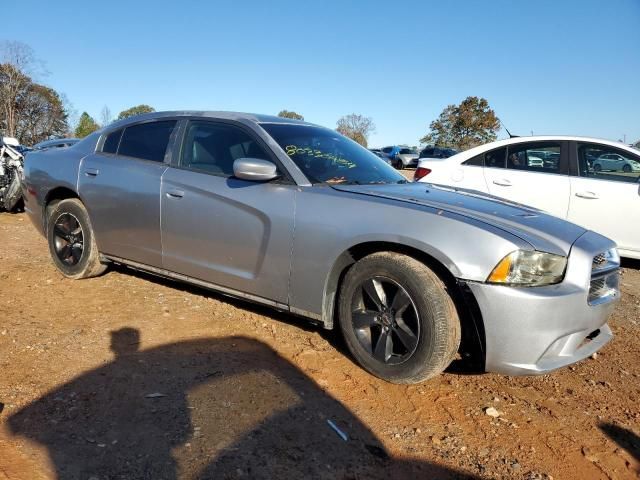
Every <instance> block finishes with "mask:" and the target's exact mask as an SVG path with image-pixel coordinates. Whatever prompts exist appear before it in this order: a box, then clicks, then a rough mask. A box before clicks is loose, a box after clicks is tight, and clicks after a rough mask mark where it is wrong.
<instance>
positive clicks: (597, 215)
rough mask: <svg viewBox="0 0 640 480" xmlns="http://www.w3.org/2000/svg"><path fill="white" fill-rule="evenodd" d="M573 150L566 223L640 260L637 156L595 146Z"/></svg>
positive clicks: (639, 170) (639, 163)
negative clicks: (575, 171)
mask: <svg viewBox="0 0 640 480" xmlns="http://www.w3.org/2000/svg"><path fill="white" fill-rule="evenodd" d="M576 147H577V157H578V175H577V176H572V177H571V204H570V206H569V220H570V221H572V222H574V223H577V224H578V225H582V226H583V227H585V228H588V229H590V230H593V231H595V232H598V233H601V234H602V235H605V236H607V237H609V238H611V239H612V240H614V241H615V242H616V243H617V244H618V247H619V248H620V250H621V253H622V254H623V255H627V256H633V257H635V258H638V257H640V183H639V181H640V155H635V154H633V153H631V152H628V151H627V150H623V149H618V148H614V147H610V146H607V145H601V144H596V143H578V144H576ZM619 157H622V158H623V159H624V161H620V160H619ZM612 158H613V159H614V160H615V161H613V160H612Z"/></svg>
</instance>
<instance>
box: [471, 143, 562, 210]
mask: <svg viewBox="0 0 640 480" xmlns="http://www.w3.org/2000/svg"><path fill="white" fill-rule="evenodd" d="M567 153H568V145H567V142H564V141H545V142H539V141H538V142H521V143H516V144H513V145H508V146H507V147H501V148H498V149H495V150H492V151H489V152H487V153H486V154H485V159H484V165H485V166H484V177H485V181H486V183H487V188H488V190H489V193H491V194H492V195H495V196H497V197H502V198H506V199H507V200H511V201H513V202H518V203H522V204H524V205H529V206H532V207H535V208H539V209H540V210H544V211H545V212H548V213H550V214H552V215H555V216H557V217H561V218H566V216H567V211H568V209H569V189H570V186H569V168H568V165H569V162H568V155H567Z"/></svg>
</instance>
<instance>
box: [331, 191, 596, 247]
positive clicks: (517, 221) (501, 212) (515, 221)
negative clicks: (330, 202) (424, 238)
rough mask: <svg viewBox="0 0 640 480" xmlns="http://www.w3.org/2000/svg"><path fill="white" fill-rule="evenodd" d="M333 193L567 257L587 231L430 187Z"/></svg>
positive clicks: (495, 201)
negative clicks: (388, 203) (430, 212)
mask: <svg viewBox="0 0 640 480" xmlns="http://www.w3.org/2000/svg"><path fill="white" fill-rule="evenodd" d="M333 188H334V189H336V190H339V191H342V192H350V193H355V194H359V195H367V196H374V197H379V198H386V199H390V200H395V201H399V202H405V203H411V204H414V205H421V206H425V207H430V208H434V209H436V210H443V211H446V212H451V213H454V214H458V215H462V216H464V217H468V218H471V219H474V220H477V221H480V222H482V223H485V224H488V225H491V226H493V227H495V228H499V229H501V230H504V231H506V232H508V233H511V234H512V235H516V236H517V237H519V238H521V239H522V240H524V241H526V242H527V243H529V244H530V245H531V246H532V247H533V248H534V249H536V250H539V251H544V252H549V253H555V254H558V255H565V256H566V255H568V254H569V251H570V250H571V245H573V243H574V242H575V241H576V240H577V239H578V237H580V236H581V235H583V234H584V233H585V232H586V230H585V229H584V228H582V227H579V226H578V225H575V224H573V223H571V222H568V221H566V220H562V219H560V218H557V217H554V216H551V215H549V214H546V213H544V212H542V211H540V210H537V209H535V208H532V207H527V206H525V205H520V204H517V203H512V202H509V201H506V200H504V199H501V198H498V197H494V196H491V195H487V194H485V193H482V192H478V191H475V190H467V189H461V188H452V187H447V186H443V185H435V184H430V183H409V184H397V185H334V186H333Z"/></svg>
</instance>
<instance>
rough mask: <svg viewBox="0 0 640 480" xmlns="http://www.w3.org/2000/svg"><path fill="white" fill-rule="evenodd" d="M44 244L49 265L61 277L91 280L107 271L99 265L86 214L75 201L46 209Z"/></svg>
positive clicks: (64, 202) (103, 266)
mask: <svg viewBox="0 0 640 480" xmlns="http://www.w3.org/2000/svg"><path fill="white" fill-rule="evenodd" d="M47 240H48V242H49V252H50V253H51V258H52V259H53V263H54V264H55V266H56V267H57V268H58V270H60V272H62V274H63V275H64V276H65V277H68V278H73V279H80V278H90V277H95V276H98V275H100V274H102V273H103V272H104V271H105V270H106V268H107V267H106V265H104V264H102V263H101V262H100V252H98V246H97V245H96V242H95V237H94V236H93V229H92V228H91V222H90V220H89V214H88V213H87V210H86V208H85V207H84V205H83V204H82V202H81V201H80V200H78V199H77V198H70V199H66V200H61V201H60V202H56V203H54V204H52V205H50V206H49V207H48V208H47Z"/></svg>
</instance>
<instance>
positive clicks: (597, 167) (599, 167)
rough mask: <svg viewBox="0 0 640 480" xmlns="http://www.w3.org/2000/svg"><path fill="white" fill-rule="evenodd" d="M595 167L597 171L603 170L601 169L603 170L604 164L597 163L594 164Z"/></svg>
mask: <svg viewBox="0 0 640 480" xmlns="http://www.w3.org/2000/svg"><path fill="white" fill-rule="evenodd" d="M593 169H594V170H595V171H596V172H601V171H602V165H600V164H599V163H596V164H595V165H594V166H593Z"/></svg>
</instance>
